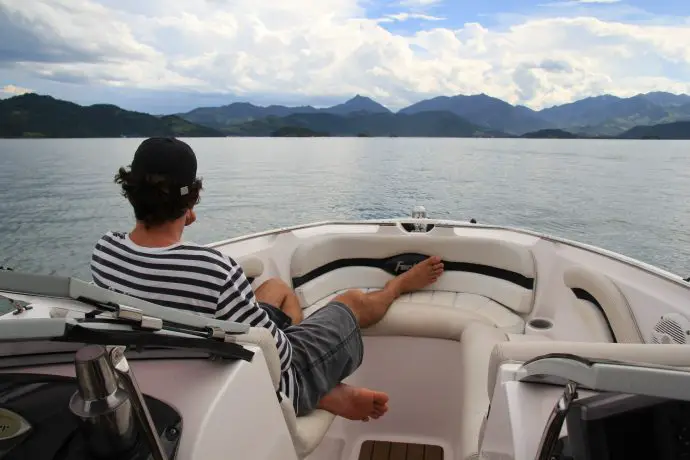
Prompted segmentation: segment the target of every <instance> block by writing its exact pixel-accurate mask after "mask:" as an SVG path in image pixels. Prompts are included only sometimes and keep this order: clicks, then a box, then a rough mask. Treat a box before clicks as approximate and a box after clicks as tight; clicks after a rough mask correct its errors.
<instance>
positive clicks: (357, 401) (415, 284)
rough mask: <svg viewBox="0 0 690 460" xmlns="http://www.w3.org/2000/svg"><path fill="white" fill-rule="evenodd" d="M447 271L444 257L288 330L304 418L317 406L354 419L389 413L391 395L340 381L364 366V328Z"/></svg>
mask: <svg viewBox="0 0 690 460" xmlns="http://www.w3.org/2000/svg"><path fill="white" fill-rule="evenodd" d="M442 273H443V264H442V263H441V259H440V258H438V257H431V258H429V259H427V260H425V261H423V262H421V263H419V264H417V265H415V266H414V267H413V268H412V269H411V270H409V271H407V272H406V273H404V274H402V275H400V276H398V277H396V278H394V279H393V280H391V281H389V282H388V283H387V284H386V286H385V287H384V289H382V290H380V291H377V292H371V293H367V294H365V293H363V292H361V291H359V290H351V291H347V292H345V293H343V294H341V295H339V296H337V297H335V298H334V299H333V300H332V301H331V302H329V304H328V305H326V306H325V307H324V308H322V309H320V310H318V311H317V312H316V313H314V314H313V315H311V316H310V317H309V318H307V319H306V320H304V321H303V322H302V323H301V324H300V325H298V326H291V327H289V328H287V329H286V330H285V333H286V334H287V335H288V339H289V340H290V343H292V346H293V363H294V365H295V366H296V368H297V370H298V374H299V379H300V404H299V406H300V408H299V411H298V415H304V414H305V413H308V412H310V411H311V410H313V409H315V408H321V409H324V410H327V411H329V412H332V413H334V414H336V415H339V416H341V417H345V418H348V419H350V420H363V421H367V420H369V419H370V418H379V417H380V416H381V415H383V414H384V413H385V412H386V411H387V410H388V405H387V403H388V395H386V394H385V393H381V392H376V391H372V390H368V389H365V388H357V387H352V386H349V385H345V384H342V383H340V382H341V381H342V380H343V379H345V378H346V377H347V376H349V375H350V374H352V373H353V372H354V371H355V370H356V369H357V368H358V367H359V366H360V364H361V361H362V357H363V353H364V348H363V343H362V336H361V331H360V327H369V326H372V325H373V324H376V323H377V322H378V321H380V320H381V319H382V318H383V316H384V315H385V314H386V312H387V311H388V308H389V307H390V306H391V304H392V303H393V301H395V299H397V298H398V297H399V296H400V295H401V294H404V293H406V292H411V291H415V290H418V289H421V288H423V287H425V286H428V285H429V284H431V283H433V282H434V281H436V280H437V279H438V278H439V277H440V276H441V274H442Z"/></svg>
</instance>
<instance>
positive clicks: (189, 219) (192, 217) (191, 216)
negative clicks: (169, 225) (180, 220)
mask: <svg viewBox="0 0 690 460" xmlns="http://www.w3.org/2000/svg"><path fill="white" fill-rule="evenodd" d="M195 221H196V213H195V212H194V209H191V208H190V209H188V210H187V212H186V213H185V216H184V225H185V227H188V226H190V225H192V224H193V223H194V222H195Z"/></svg>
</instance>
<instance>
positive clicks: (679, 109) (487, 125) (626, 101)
mask: <svg viewBox="0 0 690 460" xmlns="http://www.w3.org/2000/svg"><path fill="white" fill-rule="evenodd" d="M440 112H447V113H451V114H454V115H456V116H458V117H459V118H462V119H463V120H464V122H466V123H469V124H470V125H473V126H475V127H478V129H479V130H481V131H483V132H503V133H505V134H508V135H513V136H521V135H523V134H526V133H531V132H535V131H540V130H547V129H561V130H565V131H568V132H571V133H573V134H576V135H580V136H586V137H615V136H619V135H621V134H623V133H624V132H625V131H627V130H629V129H631V128H633V127H635V126H640V125H654V124H660V123H671V122H675V121H685V120H690V96H688V95H685V94H680V95H677V94H672V93H664V92H651V93H646V94H638V95H636V96H633V97H629V98H620V97H617V96H611V95H603V96H595V97H589V98H586V99H582V100H579V101H575V102H571V103H568V104H563V105H558V106H555V107H550V108H545V109H542V110H538V111H537V110H532V109H530V108H529V107H525V106H522V105H512V104H509V103H507V102H505V101H503V100H501V99H497V98H494V97H491V96H488V95H486V94H478V95H471V96H465V95H458V96H450V97H449V96H439V97H434V98H432V99H427V100H423V101H420V102H417V103H414V104H412V105H410V106H408V107H405V108H403V109H401V110H399V111H398V112H397V113H393V112H392V111H391V110H389V109H388V108H386V107H384V106H383V105H381V104H379V103H378V102H376V101H374V100H372V99H370V98H368V97H363V96H359V95H358V96H355V97H354V98H352V99H350V100H349V101H347V102H345V103H343V104H339V105H336V106H333V107H328V108H322V109H317V108H314V107H312V106H302V107H287V106H279V105H271V106H268V107H261V106H256V105H253V104H249V103H246V102H238V103H233V104H229V105H224V106H220V107H203V108H198V109H194V110H192V111H191V112H187V113H180V114H177V116H179V117H181V118H184V119H185V120H188V121H190V122H193V123H197V124H201V125H205V126H209V127H212V128H214V129H218V130H221V131H223V132H227V133H228V134H231V135H241V134H242V133H244V132H248V131H251V132H252V133H254V134H253V135H260V134H259V131H261V130H260V129H259V125H260V124H261V123H258V124H257V121H262V120H263V121H266V120H268V119H269V118H271V117H277V118H285V119H286V120H284V121H285V122H291V120H290V118H289V117H292V116H295V115H300V118H299V122H300V126H305V127H309V126H308V125H309V123H317V120H318V123H317V124H319V125H323V123H327V120H328V115H340V116H345V117H348V118H352V117H358V116H359V117H370V116H371V115H373V114H377V115H382V116H383V115H387V116H389V117H393V116H398V119H400V120H406V118H404V117H399V116H400V115H418V114H420V113H435V114H438V113H440ZM306 115H311V118H309V120H308V121H307V119H306V118H305V116H306ZM434 116H438V115H433V116H432V115H430V117H434ZM264 124H266V125H267V126H266V127H265V129H264V131H265V130H266V129H270V127H271V126H274V125H276V124H281V123H279V122H276V120H273V121H270V122H267V123H264ZM269 125H270V126H269ZM323 128H324V126H320V129H323ZM330 131H333V130H332V129H331V130H330ZM335 131H336V132H338V131H342V130H338V129H336V130H335Z"/></svg>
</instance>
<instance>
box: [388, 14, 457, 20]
mask: <svg viewBox="0 0 690 460" xmlns="http://www.w3.org/2000/svg"><path fill="white" fill-rule="evenodd" d="M412 19H418V20H421V21H445V19H446V18H442V17H439V16H431V15H429V14H422V13H395V14H387V15H386V16H384V17H383V18H381V19H379V20H378V22H395V21H398V22H404V21H409V20H412Z"/></svg>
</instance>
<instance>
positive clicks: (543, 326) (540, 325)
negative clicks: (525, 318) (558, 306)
mask: <svg viewBox="0 0 690 460" xmlns="http://www.w3.org/2000/svg"><path fill="white" fill-rule="evenodd" d="M527 326H528V327H530V328H531V329H536V330H538V331H546V330H548V329H551V328H552V327H553V323H552V322H551V320H550V319H546V318H533V319H531V320H529V322H528V323H527Z"/></svg>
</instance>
